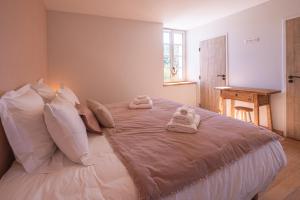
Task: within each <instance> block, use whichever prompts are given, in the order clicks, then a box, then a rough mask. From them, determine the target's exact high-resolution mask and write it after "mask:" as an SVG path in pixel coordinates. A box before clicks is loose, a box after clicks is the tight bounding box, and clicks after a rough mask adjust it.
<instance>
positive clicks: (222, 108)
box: [219, 96, 225, 115]
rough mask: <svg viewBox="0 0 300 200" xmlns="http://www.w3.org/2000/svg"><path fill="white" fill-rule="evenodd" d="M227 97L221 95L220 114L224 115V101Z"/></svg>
mask: <svg viewBox="0 0 300 200" xmlns="http://www.w3.org/2000/svg"><path fill="white" fill-rule="evenodd" d="M224 101H225V99H223V98H222V97H221V96H220V97H219V110H220V114H221V115H224V113H225V112H224V103H225V102H224Z"/></svg>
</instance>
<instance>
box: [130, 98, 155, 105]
mask: <svg viewBox="0 0 300 200" xmlns="http://www.w3.org/2000/svg"><path fill="white" fill-rule="evenodd" d="M150 100H151V99H150V98H149V97H147V98H143V99H139V98H135V99H134V100H133V103H134V104H136V105H139V104H149V103H150Z"/></svg>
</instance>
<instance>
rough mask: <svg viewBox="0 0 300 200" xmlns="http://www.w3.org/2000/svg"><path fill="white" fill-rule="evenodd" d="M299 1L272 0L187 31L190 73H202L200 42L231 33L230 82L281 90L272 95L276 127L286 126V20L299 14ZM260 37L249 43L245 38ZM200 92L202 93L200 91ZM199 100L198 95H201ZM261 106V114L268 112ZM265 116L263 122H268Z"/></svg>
mask: <svg viewBox="0 0 300 200" xmlns="http://www.w3.org/2000/svg"><path fill="white" fill-rule="evenodd" d="M299 7H300V1H298V0H272V1H269V2H267V3H264V4H262V5H259V6H257V7H254V8H251V9H248V10H246V11H243V12H240V13H238V14H235V15H232V16H229V17H226V18H223V19H220V20H218V21H216V22H213V23H211V24H208V25H205V26H202V27H198V28H195V29H192V30H190V31H189V32H188V55H189V57H188V63H189V67H190V69H191V70H190V71H189V74H190V76H194V79H196V78H197V77H198V75H199V72H200V69H199V67H200V66H199V52H198V48H199V42H200V41H201V40H206V39H209V38H213V37H216V36H220V35H226V34H228V64H229V72H228V73H229V85H232V86H241V87H257V88H270V89H279V90H282V93H281V94H278V95H274V96H273V97H272V109H273V121H274V128H275V129H277V130H282V131H284V130H285V56H284V49H285V46H284V38H285V35H284V28H283V27H284V20H285V19H287V18H290V17H294V16H300V10H299ZM257 37H259V38H260V41H259V42H254V43H249V44H246V43H245V40H247V39H254V38H257ZM200 95H201V94H200ZM198 101H199V95H198ZM264 112H265V109H264V108H262V109H261V115H262V116H263V115H265V113H264ZM265 122H266V120H265V118H262V120H261V123H262V124H265Z"/></svg>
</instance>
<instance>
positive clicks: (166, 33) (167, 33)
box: [163, 32, 170, 44]
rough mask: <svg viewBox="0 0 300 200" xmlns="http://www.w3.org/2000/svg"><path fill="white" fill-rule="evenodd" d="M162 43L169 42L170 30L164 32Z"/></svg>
mask: <svg viewBox="0 0 300 200" xmlns="http://www.w3.org/2000/svg"><path fill="white" fill-rule="evenodd" d="M163 39H164V44H170V32H164V37H163Z"/></svg>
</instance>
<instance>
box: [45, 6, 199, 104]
mask: <svg viewBox="0 0 300 200" xmlns="http://www.w3.org/2000/svg"><path fill="white" fill-rule="evenodd" d="M162 57H163V45H162V24H159V23H148V22H140V21H133V20H123V19H113V18H106V17H99V16H92V15H83V14H71V13H63V12H52V11H51V12H48V58H49V80H50V82H51V83H52V84H59V83H64V84H65V85H68V86H70V87H71V88H72V89H73V90H74V91H75V92H76V93H77V94H78V95H79V97H80V98H81V99H82V100H85V99H86V98H95V99H98V100H100V101H102V102H104V103H110V102H116V101H123V100H130V99H131V98H133V97H134V96H135V95H138V94H149V95H151V96H161V97H165V98H170V99H173V100H176V101H179V102H182V103H187V104H192V105H195V104H196V86H195V85H184V86H170V87H163V59H162Z"/></svg>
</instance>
